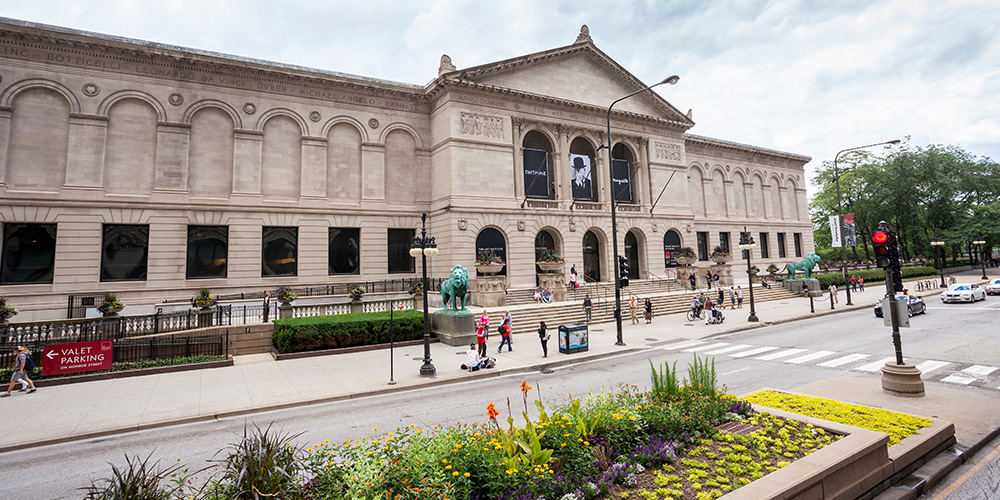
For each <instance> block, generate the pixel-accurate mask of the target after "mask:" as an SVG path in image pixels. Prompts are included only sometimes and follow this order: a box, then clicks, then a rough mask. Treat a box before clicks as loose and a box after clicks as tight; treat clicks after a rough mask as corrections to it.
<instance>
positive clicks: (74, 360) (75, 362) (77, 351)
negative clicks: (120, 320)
mask: <svg viewBox="0 0 1000 500" xmlns="http://www.w3.org/2000/svg"><path fill="white" fill-rule="evenodd" d="M113 346H114V341H112V340H98V341H94V342H76V343H72V344H51V345H47V346H45V351H44V354H43V355H42V376H43V377H48V376H51V375H64V374H67V373H80V372H94V371H100V370H110V369H111V358H112V356H111V354H112V352H113Z"/></svg>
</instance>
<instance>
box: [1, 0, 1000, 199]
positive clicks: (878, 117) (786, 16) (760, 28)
mask: <svg viewBox="0 0 1000 500" xmlns="http://www.w3.org/2000/svg"><path fill="white" fill-rule="evenodd" d="M0 16H3V17H11V18H16V19H23V20H28V21H34V22H39V23H46V24H53V25H58V26H66V27H70V28H76V29H82V30H89V31H96V32H100V33H108V34H114V35H119V36H126V37H131V38H139V39H144V40H151V41H155V42H161V43H168V44H174V45H181V46H185V47H193V48H199V49H204V50H211V51H217V52H223V53H227V54H235V55H240V56H246V57H254V58H258V59H265V60H272V61H278V62H283V63H288V64H298V65H303V66H308V67H313V68H320V69H326V70H332V71H339V72H345V73H353V74H357V75H363V76H370V77H378V78H384V79H388V80H394V81H399V82H405V83H413V84H420V85H423V84H425V83H427V82H428V81H430V80H431V79H432V78H433V77H434V76H436V72H437V67H438V63H439V61H440V57H441V54H448V55H450V56H451V58H452V60H453V62H454V63H455V65H456V66H458V67H459V68H463V67H469V66H475V65H479V64H483V63H487V62H491V61H497V60H501V59H506V58H509V57H515V56H518V55H523V54H528V53H532V52H537V51H541V50H546V49H550V48H555V47H560V46H564V45H568V44H570V43H572V42H573V41H574V40H575V38H576V35H577V33H578V32H579V29H580V26H581V25H583V24H587V25H588V26H589V27H590V33H591V36H592V37H593V39H594V42H595V43H596V44H597V46H598V47H599V48H601V50H603V51H604V52H605V53H607V54H608V55H609V56H611V57H612V58H614V59H615V60H617V61H618V62H619V63H620V64H622V65H623V66H624V67H625V68H626V69H628V70H629V71H631V72H632V73H633V74H635V75H636V76H637V77H638V78H639V79H641V80H643V81H644V82H646V83H653V82H656V81H659V80H660V79H662V78H664V77H665V76H669V75H670V74H678V75H680V76H681V81H680V83H678V84H677V85H676V86H668V87H666V88H661V90H660V91H659V92H660V94H661V95H662V96H663V97H664V98H665V99H667V100H668V101H670V102H671V103H672V104H673V105H674V106H675V107H677V108H678V109H680V110H681V111H687V110H688V109H693V110H694V120H695V122H696V125H695V127H694V128H693V129H691V132H692V133H694V134H699V135H706V136H711V137H717V138H721V139H726V140H731V141H736V142H743V143H748V144H753V145H757V146H763V147H768V148H774V149H779V150H784V151H790V152H795V153H800V154H804V155H808V156H811V157H813V161H812V163H810V165H809V166H807V169H811V167H814V166H815V165H817V164H819V163H820V162H822V161H827V160H831V159H832V158H833V155H834V154H836V152H837V151H838V150H841V149H845V148H849V147H854V146H861V145H865V144H870V143H874V142H880V141H885V140H889V139H895V138H904V137H907V136H908V137H910V139H909V142H910V144H912V145H918V146H925V145H928V144H955V145H959V146H961V147H963V148H965V149H966V150H967V151H970V152H971V153H973V154H975V155H977V156H989V157H991V158H993V159H995V160H1000V37H998V36H996V34H997V33H1000V2H997V1H996V0H940V1H924V0H836V1H828V0H811V1H810V0H774V1H764V0H742V1H741V0H719V1H713V0H704V1H702V0H673V1H655V0H648V1H641V0H608V1H603V2H597V1H586V0H576V1H569V0H548V1H546V0H538V1H509V0H492V1H489V2H485V1H473V0H437V1H421V0H402V1H382V0H368V1H367V2H364V1H360V0H355V1H350V2H348V1H332V0H309V1H305V0H272V1H260V0H159V1H141V0H105V1H103V2H80V1H78V0H45V1H40V0H39V1H25V2H10V1H7V2H3V5H2V6H0ZM810 191H812V189H810Z"/></svg>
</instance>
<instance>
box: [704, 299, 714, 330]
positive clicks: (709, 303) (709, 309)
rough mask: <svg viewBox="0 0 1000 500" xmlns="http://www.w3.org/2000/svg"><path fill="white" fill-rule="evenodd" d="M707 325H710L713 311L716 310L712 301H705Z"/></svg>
mask: <svg viewBox="0 0 1000 500" xmlns="http://www.w3.org/2000/svg"><path fill="white" fill-rule="evenodd" d="M704 310H705V324H706V325H707V324H709V322H711V319H712V311H714V310H715V304H714V303H712V299H707V300H705V309H704Z"/></svg>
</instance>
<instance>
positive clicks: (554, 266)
mask: <svg viewBox="0 0 1000 500" xmlns="http://www.w3.org/2000/svg"><path fill="white" fill-rule="evenodd" d="M535 265H536V266H538V267H539V268H540V269H541V270H542V271H545V272H547V273H551V272H555V271H560V270H562V267H563V263H562V262H535Z"/></svg>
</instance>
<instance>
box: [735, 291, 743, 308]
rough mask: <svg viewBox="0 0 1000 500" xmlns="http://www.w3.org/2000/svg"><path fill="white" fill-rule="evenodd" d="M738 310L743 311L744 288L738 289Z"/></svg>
mask: <svg viewBox="0 0 1000 500" xmlns="http://www.w3.org/2000/svg"><path fill="white" fill-rule="evenodd" d="M736 308H737V309H743V287H742V286H737V287H736Z"/></svg>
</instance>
